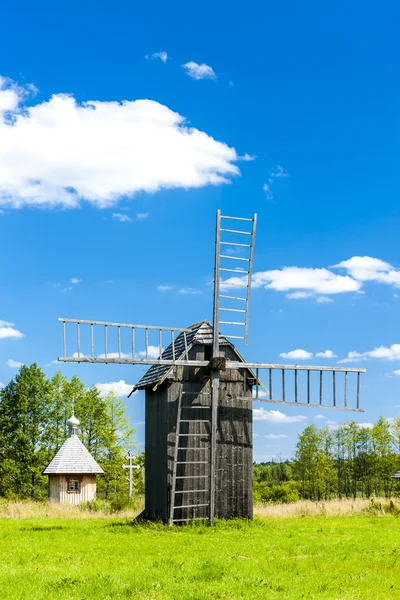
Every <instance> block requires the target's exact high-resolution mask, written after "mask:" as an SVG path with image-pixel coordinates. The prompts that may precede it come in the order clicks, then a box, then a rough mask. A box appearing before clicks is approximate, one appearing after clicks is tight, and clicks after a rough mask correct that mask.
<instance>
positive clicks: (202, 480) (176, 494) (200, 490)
mask: <svg viewBox="0 0 400 600" xmlns="http://www.w3.org/2000/svg"><path fill="white" fill-rule="evenodd" d="M183 395H185V392H182V393H181V394H180V395H179V398H178V409H177V419H176V430H175V447H174V460H173V468H172V485H171V499H170V511H169V524H170V525H173V524H174V523H179V522H185V521H205V520H209V516H207V517H201V516H198V513H197V514H196V509H204V507H208V509H209V508H210V487H211V485H210V484H211V480H210V478H211V468H210V456H211V443H210V442H211V440H210V436H211V405H197V404H195V405H190V406H187V405H183V406H182V396H183ZM186 410H187V411H190V410H196V411H197V410H201V411H204V412H206V411H207V412H209V413H210V418H207V419H182V411H184V412H185V411H186ZM185 423H187V424H188V433H182V431H181V425H182V424H185ZM192 423H204V424H208V425H209V427H208V432H206V433H191V432H190V431H189V430H190V425H191V424H192ZM205 437H208V446H205V447H199V446H198V445H197V444H196V445H195V446H191V445H190V443H188V442H189V440H191V439H196V438H205ZM184 439H186V446H185V445H182V444H183V440H184ZM182 451H186V452H190V454H192V455H193V454H194V455H195V459H194V460H190V461H188V460H179V452H182ZM207 452H208V460H205V458H206V457H205V456H204V455H205V454H207ZM186 465H208V473H206V474H204V475H198V474H196V475H192V474H189V475H188V474H186V473H184V474H182V475H178V468H179V467H182V468H185V466H186ZM189 480H196V481H198V482H199V485H198V486H197V485H196V486H194V487H195V489H185V487H186V486H185V483H186V482H187V481H189ZM178 481H179V482H180V483H182V485H181V486H179V487H182V489H179V490H177V482H178ZM185 494H187V495H188V496H189V497H190V496H191V495H192V494H196V495H197V499H198V496H199V495H200V496H204V501H200V502H198V501H196V502H195V501H194V500H193V502H192V501H190V500H189V501H188V503H187V504H180V502H179V500H178V499H179V498H180V497H181V498H182V496H183V497H184V495H185ZM183 510H187V511H190V513H191V514H190V516H187V517H184V518H183V515H182V514H181V516H180V517H179V518H177V517H176V512H177V511H183ZM200 512H202V511H200Z"/></svg>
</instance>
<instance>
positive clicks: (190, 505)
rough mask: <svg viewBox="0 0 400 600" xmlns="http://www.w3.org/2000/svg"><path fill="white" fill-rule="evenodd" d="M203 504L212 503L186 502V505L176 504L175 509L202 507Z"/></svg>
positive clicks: (208, 504)
mask: <svg viewBox="0 0 400 600" xmlns="http://www.w3.org/2000/svg"><path fill="white" fill-rule="evenodd" d="M201 506H210V503H209V502H207V503H206V504H185V505H184V506H174V510H179V509H180V508H200V507H201Z"/></svg>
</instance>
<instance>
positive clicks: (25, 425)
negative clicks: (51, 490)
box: [0, 363, 51, 498]
mask: <svg viewBox="0 0 400 600" xmlns="http://www.w3.org/2000/svg"><path fill="white" fill-rule="evenodd" d="M0 398H1V403H0V432H1V433H0V446H1V449H0V452H1V456H0V486H1V488H0V490H1V493H2V494H5V493H9V494H10V493H11V494H14V495H16V496H19V497H31V498H40V497H43V496H44V495H45V493H46V478H45V477H43V476H42V475H41V471H42V469H43V468H44V466H45V465H46V462H47V461H48V459H49V451H48V446H47V443H46V435H45V433H46V426H47V424H48V421H49V405H50V400H51V386H50V383H49V382H48V381H47V380H46V377H45V374H44V373H43V371H42V370H41V369H40V368H39V367H38V366H37V365H36V363H34V364H33V365H31V366H30V367H27V366H22V367H21V369H20V371H19V373H18V374H17V375H16V377H15V379H13V380H11V381H10V382H9V384H8V385H6V387H5V388H4V389H3V390H2V391H1V396H0Z"/></svg>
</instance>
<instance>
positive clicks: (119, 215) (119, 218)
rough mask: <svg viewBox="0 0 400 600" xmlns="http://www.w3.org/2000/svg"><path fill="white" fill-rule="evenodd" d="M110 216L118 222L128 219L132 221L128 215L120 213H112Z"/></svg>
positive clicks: (125, 221) (124, 221)
mask: <svg viewBox="0 0 400 600" xmlns="http://www.w3.org/2000/svg"><path fill="white" fill-rule="evenodd" d="M112 218H113V219H114V220H115V221H119V222H120V223H128V222H129V221H132V219H131V218H130V217H129V216H128V215H124V214H122V213H113V215H112Z"/></svg>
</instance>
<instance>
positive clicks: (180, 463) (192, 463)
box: [176, 448, 210, 465]
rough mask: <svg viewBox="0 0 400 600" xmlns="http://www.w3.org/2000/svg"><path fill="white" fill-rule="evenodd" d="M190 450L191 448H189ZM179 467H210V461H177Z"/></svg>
mask: <svg viewBox="0 0 400 600" xmlns="http://www.w3.org/2000/svg"><path fill="white" fill-rule="evenodd" d="M189 449H190V448H189ZM176 464H177V465H209V464H210V461H209V460H177V461H176Z"/></svg>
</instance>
